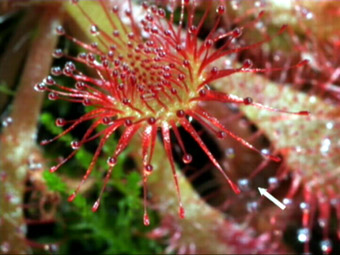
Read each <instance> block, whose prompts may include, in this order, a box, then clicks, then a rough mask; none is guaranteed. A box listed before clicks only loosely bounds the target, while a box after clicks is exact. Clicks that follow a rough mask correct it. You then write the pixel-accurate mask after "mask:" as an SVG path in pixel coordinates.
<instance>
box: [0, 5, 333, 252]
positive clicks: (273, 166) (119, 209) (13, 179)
mask: <svg viewBox="0 0 340 255" xmlns="http://www.w3.org/2000/svg"><path fill="white" fill-rule="evenodd" d="M18 3H19V2H18ZM18 3H17V4H13V3H11V2H5V4H4V5H3V6H2V9H3V12H4V13H5V14H4V15H9V14H10V13H11V12H10V11H12V12H14V13H18V14H17V16H15V15H14V16H13V17H12V16H10V18H8V19H9V20H7V18H6V16H4V17H5V18H4V20H5V22H9V24H11V22H13V24H14V22H16V20H17V22H19V25H18V31H19V32H17V33H15V32H13V31H12V30H13V29H12V30H8V32H7V33H9V34H13V38H14V39H13V43H14V45H13V46H11V43H9V45H8V46H7V47H9V49H15V46H16V47H19V46H20V44H15V42H17V41H18V38H19V39H21V40H24V41H25V40H27V39H23V38H25V37H22V36H21V34H22V33H24V28H23V27H24V25H23V24H24V23H27V24H28V25H29V28H30V29H31V30H32V31H33V32H32V34H31V35H27V34H26V37H29V36H32V39H30V40H32V42H31V43H29V44H28V43H27V46H26V47H27V48H28V49H29V50H28V56H27V57H26V58H27V60H26V63H25V65H24V72H23V74H22V77H21V81H20V86H19V87H18V89H17V92H16V93H15V94H14V95H15V98H14V100H13V102H12V104H13V109H12V111H9V112H11V113H8V111H4V117H3V131H2V135H1V146H2V147H3V148H6V149H5V150H2V152H1V153H0V154H1V165H0V166H1V169H0V171H1V172H0V174H1V178H2V179H1V180H2V182H3V183H4V185H3V186H2V189H1V197H2V201H3V202H2V204H1V205H2V206H3V208H5V209H4V210H3V212H4V213H2V215H0V217H1V218H0V219H1V221H0V226H1V227H3V228H4V230H5V231H6V232H8V234H9V233H10V232H11V231H12V232H13V231H14V232H15V233H16V234H15V235H14V237H10V235H6V234H3V237H1V238H0V245H1V249H2V251H3V252H4V253H8V252H9V253H11V252H22V251H28V250H30V249H33V250H35V249H37V250H39V249H40V250H45V251H46V252H52V253H53V252H58V251H60V250H59V247H62V248H61V251H62V252H65V253H67V252H72V250H73V247H72V245H75V244H74V243H76V242H75V240H76V239H75V238H73V237H72V234H70V235H69V236H67V234H66V231H68V230H67V229H68V228H69V231H70V233H73V235H76V231H79V230H80V232H81V233H82V234H84V233H85V231H88V230H90V233H91V234H92V235H93V236H94V237H93V239H91V240H93V242H94V243H95V244H94V245H93V247H92V248H89V247H87V245H86V244H77V245H79V247H82V248H81V249H84V251H86V250H89V251H90V252H109V253H117V252H118V253H119V252H131V253H139V252H156V253H158V252H161V250H164V251H165V252H170V253H171V252H177V253H192V254H195V253H202V252H203V253H204V252H208V253H260V254H262V253H278V252H281V253H282V252H288V251H290V250H291V249H297V250H299V251H304V252H309V251H310V250H311V249H312V250H313V252H314V249H315V251H316V252H320V251H321V252H323V253H325V254H329V253H331V252H332V251H333V250H334V249H333V243H334V241H332V240H331V239H334V238H333V236H332V235H333V234H334V233H336V231H339V230H334V227H333V226H332V223H331V221H333V220H334V221H336V220H337V219H338V218H339V217H340V215H339V212H340V207H339V203H338V195H337V192H338V189H337V188H336V186H337V183H338V181H337V179H336V178H335V176H336V174H334V172H332V171H335V173H336V172H337V170H336V169H337V167H338V166H337V163H339V160H337V157H336V155H335V153H336V152H337V149H338V146H339V143H336V141H337V138H336V137H337V133H336V132H335V133H333V130H334V129H333V127H334V126H336V125H337V123H336V121H337V119H338V113H337V110H336V106H337V104H338V101H337V99H336V96H335V97H334V86H335V87H337V85H336V82H337V78H336V77H335V74H337V73H336V72H333V76H334V77H335V78H334V77H333V79H332V81H331V82H332V83H335V85H332V86H333V87H331V88H332V91H331V92H330V94H331V95H332V97H330V96H328V91H327V90H326V91H327V92H324V91H325V90H322V89H320V86H318V84H319V83H320V84H321V83H322V82H321V78H320V80H318V79H319V78H318V76H317V75H316V73H317V72H318V70H315V68H314V67H315V65H317V64H316V63H317V61H322V57H321V54H322V53H324V52H318V53H319V54H318V55H317V54H316V53H314V52H311V50H310V47H311V46H313V47H323V43H324V39H319V38H318V37H317V35H318V33H317V31H312V32H310V30H308V23H307V21H308V22H310V20H311V19H312V17H313V14H312V12H311V11H309V9H308V8H313V7H315V6H314V5H311V6H308V5H307V4H306V5H303V3H301V4H298V3H295V2H291V3H290V5H288V6H286V5H285V6H281V5H279V4H278V3H277V2H275V1H267V2H258V1H256V3H249V2H248V1H244V2H242V1H240V2H236V1H231V2H228V1H218V0H216V1H199V0H180V1H171V0H169V1H144V2H134V1H131V0H130V1H126V2H123V1H105V0H98V1H81V0H72V1H67V2H65V1H51V2H50V3H46V2H41V1H26V2H25V1H23V2H21V1H20V3H21V4H18ZM324 8H325V10H326V9H327V8H329V7H327V8H326V7H324ZM17 9H19V11H17ZM327 10H328V9H327ZM289 12H292V13H294V15H295V16H294V17H295V19H294V21H289V20H287V19H286V18H285V17H286V16H285V15H287V13H289ZM7 13H8V14H7ZM36 13H42V18H41V20H40V21H34V18H33V16H34V15H35V14H36ZM267 13H269V14H267ZM275 15H277V17H278V21H275V22H274V21H273V20H271V19H274V17H275ZM311 15H312V16H311ZM11 19H12V20H11ZM21 20H22V21H21ZM306 20H307V21H306ZM20 22H22V25H21V26H22V28H21V30H22V31H20V30H19V29H20ZM34 29H35V30H34ZM304 29H305V31H306V36H305V37H303V36H302V35H301V34H303V32H301V31H304ZM34 31H35V32H34ZM37 31H38V32H37ZM5 32H6V31H5ZM5 32H4V37H5V36H6V34H5ZM307 32H308V33H307ZM313 33H315V34H313ZM311 34H312V35H311ZM15 36H17V38H15ZM315 38H316V39H315ZM332 42H333V41H332ZM318 43H319V45H320V46H319V45H318ZM329 43H330V42H329ZM3 44H4V45H5V42H3ZM18 45H19V46H18ZM315 45H317V46H315ZM11 47H12V48H11ZM20 47H21V46H20ZM280 47H282V48H280ZM287 48H290V49H293V50H300V52H297V53H296V54H295V53H294V51H293V53H292V51H289V50H287ZM312 49H313V48H312ZM14 52H15V51H14ZM277 52H279V53H277ZM39 54H40V55H39ZM3 55H4V60H2V61H3V62H1V63H0V64H3V63H5V61H6V60H5V57H6V51H5V52H4V53H3ZM7 55H8V54H7ZM17 57H18V59H20V57H21V58H23V59H24V58H25V56H24V55H22V56H20V54H19V56H17ZM40 59H44V60H45V62H46V63H45V62H44V63H39V60H40ZM11 61H12V62H14V63H15V61H14V60H13V59H12V60H11ZM52 61H53V64H52ZM36 63H39V65H38V67H37V64H36ZM16 65H17V66H18V67H17V70H18V72H19V69H20V68H19V66H20V64H16ZM334 69H336V67H334ZM2 73H3V75H4V74H5V72H3V71H2ZM334 73H335V74H334ZM311 74H312V75H311ZM308 75H310V76H308ZM12 76H13V75H12ZM308 77H310V79H309V78H308ZM11 79H12V80H13V81H12V83H13V84H14V82H15V79H13V78H11V75H8V74H6V75H4V82H5V83H6V84H5V85H2V87H3V88H4V89H3V90H2V91H3V94H6V95H7V96H8V95H11V93H12V89H11V88H10V86H9V85H7V83H8V84H10V82H11ZM25 84H28V85H25ZM324 88H328V87H327V86H324ZM320 91H321V92H320ZM335 91H336V89H335ZM39 92H41V93H39ZM45 92H47V93H45ZM31 94H32V95H34V96H31ZM44 94H46V95H47V98H48V100H46V102H45V103H44V108H43V109H44V110H43V113H41V114H40V113H39V112H40V108H41V102H42V99H43V96H44ZM6 100H7V99H6ZM25 100H31V101H32V103H31V104H32V105H33V106H34V107H30V111H29V112H27V116H23V115H25V112H26V111H27V110H26V109H25V105H26V107H28V105H29V104H27V103H30V102H26V101H25ZM32 109H33V110H32ZM224 112H225V114H223V113H224ZM56 115H57V116H56ZM25 118H27V121H26V122H25ZM38 120H40V123H41V128H40V129H39V135H38V138H37V132H38V129H37V123H38ZM331 120H332V121H331ZM333 121H335V122H333ZM21 122H22V123H23V124H20V123H21ZM241 123H243V127H242V125H241ZM324 127H325V128H324ZM53 135H55V136H54V137H53ZM207 136H208V138H207ZM247 136H248V137H247ZM21 137H22V138H21ZM27 137H28V138H27ZM332 139H335V140H334V141H335V142H334V143H335V144H337V145H335V146H331V145H332V144H333V143H332V141H333V140H332ZM25 141H26V142H25ZM37 141H38V142H39V143H40V145H41V147H40V146H38V145H36V142H37ZM230 141H232V142H230ZM211 143H215V146H217V147H218V150H222V148H226V150H225V154H224V155H222V156H221V155H218V154H219V153H217V151H218V150H217V151H216V150H215V149H214V148H213V147H212V146H211ZM228 144H232V145H233V147H235V148H237V149H235V148H233V147H228ZM239 148H240V149H239ZM41 150H46V152H44V153H42V151H41ZM237 151H240V154H237ZM199 153H201V154H199ZM10 155H14V156H13V157H12V156H10ZM200 155H201V156H200ZM319 155H321V156H319ZM200 157H202V159H201V158H200ZM13 158H14V159H13ZM246 160H249V162H253V165H244V164H241V162H243V161H246ZM52 162H55V164H53V165H52ZM195 162H196V164H194V163H195ZM197 162H202V164H201V165H200V166H199V165H197ZM237 162H238V163H237ZM254 162H257V163H254ZM245 164H247V163H245ZM51 165H52V166H51ZM47 166H49V167H48V168H49V170H46V168H47ZM236 166H238V168H237V167H236ZM304 167H305V168H306V169H303V168H304ZM320 167H324V168H325V169H326V170H322V171H319V169H320ZM193 168H194V171H192V172H193V173H192V177H190V174H188V169H193ZM206 168H208V171H209V172H214V173H213V174H210V175H209V176H213V177H209V178H208V179H207V180H204V179H205V177H204V176H208V175H206ZM246 168H249V169H251V170H249V171H248V173H247V176H244V175H245V174H244V172H243V173H242V174H241V172H242V171H243V170H242V169H246ZM314 168H316V169H314ZM9 169H14V170H9ZM132 170H136V171H132ZM10 171H17V174H13V172H10ZM55 172H57V173H55ZM189 172H190V171H189ZM269 174H273V175H274V176H272V177H270V178H269V177H268V175H269ZM320 174H321V175H322V174H323V176H322V177H320ZM185 175H186V177H185ZM200 175H201V177H200V178H199V181H198V182H194V179H196V178H198V177H197V176H200ZM75 176H78V179H79V180H77V179H76V177H75ZM79 176H81V177H79ZM202 176H203V177H202ZM318 178H321V179H318ZM221 180H223V182H222V181H221ZM191 181H192V183H191V184H190V182H191ZM205 181H206V182H205ZM266 181H267V182H268V183H267V184H266ZM209 182H212V183H213V185H215V186H216V187H215V188H214V189H211V191H210V194H209V192H208V194H206V193H207V192H206V193H204V192H203V193H202V192H200V186H202V187H203V186H204V185H207V183H209ZM17 185H20V186H21V188H20V189H16V186H17ZM259 185H261V186H263V185H266V186H268V189H267V191H268V192H274V194H275V195H277V196H278V199H279V200H280V201H282V204H285V206H287V209H286V210H283V211H282V212H278V211H277V210H278V208H277V207H275V204H271V205H270V206H269V205H267V204H266V202H265V200H264V198H260V197H259V194H257V193H256V192H257V188H258V187H260V186H259ZM140 186H142V190H140V188H139V187H140ZM97 187H100V188H99V189H97ZM195 189H196V191H195ZM220 189H221V190H220ZM222 190H228V191H223V192H222ZM229 191H231V192H229ZM314 193H315V195H314ZM255 194H257V195H255ZM65 196H67V197H68V198H67V199H65ZM205 196H208V197H209V198H213V201H215V202H216V201H222V200H224V201H223V202H222V205H221V206H216V204H215V202H213V203H209V201H208V199H206V198H205ZM214 196H215V198H214ZM217 196H218V197H217ZM256 196H257V198H256ZM85 197H86V198H85ZM94 197H96V198H95V199H94ZM93 199H94V201H93V202H90V201H92V200H93ZM174 200H176V202H174ZM279 200H278V201H279ZM294 200H297V201H299V202H297V203H295V202H294ZM318 200H319V201H318ZM67 201H68V202H73V203H68V202H67ZM141 201H142V203H141ZM244 201H248V202H246V204H244ZM89 203H91V204H92V205H89ZM141 204H143V206H142V207H143V209H142V208H141V206H140V205H141ZM295 205H298V206H297V207H299V209H297V210H295V211H296V213H294V206H295ZM243 206H245V207H246V208H247V213H246V215H245V216H244V217H243V216H241V215H243V214H244V212H242V210H243V209H242V207H243ZM261 206H262V207H263V209H264V210H265V211H266V212H265V213H266V215H269V216H268V219H269V220H268V223H267V224H264V225H266V227H261V226H258V225H257V226H256V224H254V223H255V222H256V221H258V222H260V221H261V220H263V216H262V215H261V210H259V208H258V207H261ZM18 208H24V209H18ZM32 208H33V209H32ZM70 208H71V209H70ZM72 208H73V209H72ZM75 208H77V209H75ZM175 208H176V209H175ZM187 208H188V209H187ZM230 208H232V209H230ZM332 208H334V209H335V214H336V215H335V217H333V214H332ZM72 210H79V212H77V213H75V214H74V212H72ZM140 211H141V212H142V213H143V216H142V217H140V214H139V212H140ZM237 211H239V215H238V213H237ZM175 212H177V213H175ZM235 212H236V213H235ZM150 213H151V214H152V217H150ZM299 213H300V214H301V215H299ZM58 215H59V216H58ZM75 215H78V216H79V217H81V218H82V221H83V222H84V223H83V224H85V225H82V221H80V222H79V221H78V220H76V222H73V224H71V225H70V226H69V227H66V226H65V227H63V228H64V232H63V231H61V230H60V225H63V222H64V224H65V223H66V222H67V221H70V222H72V219H73V218H74V217H75ZM247 215H248V216H247ZM315 215H316V216H315ZM124 216H125V217H124ZM299 216H301V218H302V222H301V223H298V222H299V221H298V220H296V222H297V223H296V225H289V224H288V223H286V224H284V222H285V221H287V219H288V218H292V219H293V218H294V219H296V218H299ZM11 217H12V219H11V220H9V218H11ZM76 217H77V216H76ZM110 217H112V221H113V222H114V223H113V224H112V226H111V224H109V225H108V223H107V221H110ZM314 217H316V218H317V220H318V223H319V227H320V228H321V230H319V232H322V238H321V241H317V243H318V245H317V248H313V247H314V245H313V240H312V232H313V231H316V232H317V230H314V228H315V227H314V225H313V224H314V222H315V221H314ZM32 218H33V219H32ZM151 218H152V219H154V220H155V222H153V221H152V220H151ZM240 221H243V223H244V224H240ZM13 222H14V223H13ZM41 222H43V223H41ZM44 222H45V223H44ZM46 222H47V223H46ZM51 222H52V223H53V226H48V227H47V228H51V229H57V230H55V231H57V234H54V235H53V237H51V238H50V239H49V238H47V237H45V239H44V235H42V236H41V239H37V238H35V237H34V235H32V233H33V232H32V230H30V229H33V231H34V229H38V228H37V226H36V225H37V224H49V223H51ZM140 223H143V224H140ZM66 224H67V223H66ZM150 224H151V225H150ZM299 224H300V226H298V225H299ZM27 225H28V226H30V225H32V227H29V228H28V230H27ZM58 226H59V227H58ZM131 227H133V228H132V230H131V232H130V231H129V229H130V228H131ZM58 229H59V230H58ZM65 229H66V231H65ZM227 229H229V230H230V233H231V234H230V233H229V234H228V233H227V232H226V230H227ZM291 229H293V230H291ZM82 231H83V232H82ZM199 231H200V234H199V233H198V232H199ZM289 231H295V232H296V237H297V238H296V239H294V240H296V242H297V243H298V244H294V242H293V241H291V240H290V241H289V242H292V243H291V244H288V245H285V244H284V243H285V241H284V240H285V233H289ZM146 232H148V233H146ZM210 232H211V234H210V235H207V234H209V233H210ZM27 233H28V234H27ZM62 233H63V234H62ZM82 234H81V235H82ZM337 234H338V237H337V238H340V236H339V233H337ZM63 235H65V236H66V237H65V238H62V236H63ZM81 235H80V236H81ZM111 235H119V237H118V236H117V237H114V238H113V239H112V240H110V238H111ZM317 235H318V234H315V236H316V237H315V238H318V237H317ZM233 236H239V237H240V238H237V239H235V238H234V237H233ZM134 238H137V239H138V240H139V241H137V242H136V246H135V247H134V248H131V250H129V248H127V247H128V244H131V245H132V244H133V243H134V241H133V240H134ZM16 240H19V241H20V242H19V243H20V244H21V245H20V246H19V245H18V246H16V247H15V246H13V244H14V243H15V242H16ZM155 240H159V241H158V242H155ZM162 240H163V242H162ZM288 240H289V238H288ZM81 242H83V241H81ZM268 242H271V245H267V246H266V245H265V243H268ZM44 243H45V244H44ZM299 243H300V244H302V246H303V247H301V245H299ZM335 244H336V243H335ZM335 247H337V245H335ZM76 249H77V248H76ZM335 250H336V249H335Z"/></svg>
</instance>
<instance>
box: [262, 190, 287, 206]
mask: <svg viewBox="0 0 340 255" xmlns="http://www.w3.org/2000/svg"><path fill="white" fill-rule="evenodd" d="M258 189H259V192H260V194H261V196H265V197H266V198H268V199H269V200H270V201H272V202H273V203H274V204H275V205H277V206H278V207H279V208H280V209H281V210H284V209H286V206H285V205H284V204H283V203H281V202H280V201H279V200H277V199H276V198H275V197H273V196H272V195H271V194H270V193H268V191H267V190H266V189H264V188H260V187H259V188H258Z"/></svg>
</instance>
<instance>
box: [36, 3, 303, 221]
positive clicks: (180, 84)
mask: <svg viewBox="0 0 340 255" xmlns="http://www.w3.org/2000/svg"><path fill="white" fill-rule="evenodd" d="M212 2H213V1H209V2H208V4H207V6H208V8H207V9H206V10H205V13H204V14H203V16H202V18H201V19H200V21H199V22H198V24H194V20H195V19H194V16H195V5H194V4H193V1H181V5H180V21H179V23H178V25H176V24H174V15H175V13H174V10H176V6H175V5H176V2H175V1H172V2H170V3H169V4H170V5H174V6H172V7H173V8H169V9H171V10H172V11H170V13H169V16H170V18H169V19H166V17H165V16H166V15H165V10H163V9H162V8H158V7H156V6H154V5H151V6H149V4H148V3H147V2H144V3H143V4H142V6H143V9H144V14H143V15H144V16H143V18H142V19H141V20H138V19H136V18H135V11H136V9H137V8H133V5H132V3H131V1H129V2H128V4H127V5H125V6H127V7H124V8H121V6H118V1H117V5H115V6H111V7H112V8H110V7H109V3H108V2H105V1H98V4H99V5H100V6H101V7H102V10H103V13H104V14H105V15H106V18H107V20H108V21H109V23H110V24H111V26H112V27H111V30H112V34H108V33H106V32H105V31H104V30H102V29H101V27H100V26H99V25H98V24H96V23H95V22H94V20H93V19H92V18H91V13H87V12H85V11H84V10H83V9H82V7H81V3H79V4H78V1H72V3H73V4H75V5H76V6H75V7H74V8H79V10H80V12H81V13H82V15H84V17H86V19H87V20H88V22H89V31H90V33H91V34H92V35H93V36H95V38H96V39H97V41H98V44H95V43H92V44H86V43H83V42H81V41H79V40H77V39H75V38H73V37H71V36H70V35H68V34H67V33H66V32H65V30H64V28H62V27H58V28H57V30H56V32H57V33H58V34H60V35H63V36H65V37H66V38H68V39H69V40H71V41H72V42H74V43H75V44H77V45H78V46H80V47H82V48H83V49H84V50H85V51H86V52H83V53H81V54H79V55H78V56H77V57H73V56H68V55H66V54H64V53H63V52H62V51H60V50H57V51H55V53H54V56H55V57H58V58H59V57H61V56H65V57H66V58H68V59H70V60H71V61H69V62H67V63H66V65H65V67H64V68H63V69H61V68H59V67H53V68H52V70H51V73H52V75H54V76H59V75H65V76H68V77H70V78H72V79H73V80H74V81H75V86H74V88H71V87H66V86H63V85H60V84H58V83H56V82H55V81H53V79H52V78H51V77H48V78H46V79H45V80H46V81H48V84H47V83H46V84H45V83H40V84H38V85H37V86H36V90H37V91H48V92H49V93H50V94H49V95H50V96H49V99H50V100H56V99H59V100H67V101H70V102H74V103H80V104H83V105H84V107H85V108H86V107H89V106H91V109H90V110H89V111H87V113H85V114H84V115H83V116H81V117H79V118H78V119H77V120H74V121H65V120H63V121H61V119H59V120H58V121H57V125H59V126H61V125H66V124H70V126H69V127H68V128H66V129H65V130H64V131H63V132H62V133H61V134H60V135H58V136H57V137H55V138H53V139H50V140H48V141H44V142H43V144H44V145H45V144H47V143H49V142H52V141H55V140H57V139H58V138H60V137H62V136H64V135H65V134H67V133H69V132H70V131H71V130H73V129H74V128H75V127H77V126H78V125H80V124H82V123H83V122H85V121H88V120H92V121H93V123H92V124H91V125H90V127H89V128H88V130H87V131H86V132H85V134H84V136H83V137H82V138H81V139H80V140H79V141H76V142H74V143H73V147H75V150H74V151H73V152H72V153H71V154H70V155H69V156H68V157H66V158H65V159H64V160H62V161H61V162H60V163H59V164H58V165H56V166H53V167H52V168H51V171H53V172H54V171H56V170H58V168H60V167H61V166H62V165H63V164H64V163H66V162H67V161H68V160H69V159H70V158H72V157H73V156H74V155H75V154H76V153H77V149H78V148H79V147H80V146H82V145H83V144H85V143H87V142H88V141H91V140H93V139H95V138H98V137H101V138H100V141H99V145H98V147H97V149H96V151H95V153H94V156H93V158H92V160H91V163H90V165H89V167H88V169H87V171H86V173H85V175H84V176H83V179H82V181H81V182H80V184H79V185H78V187H77V188H76V190H75V191H74V193H73V194H72V195H71V196H70V197H69V201H72V200H73V199H74V198H75V197H76V195H77V193H78V192H79V189H80V187H81V185H82V184H83V183H84V182H85V181H86V179H87V178H88V177H89V175H90V174H91V172H92V170H93V169H94V167H95V165H96V162H97V160H98V158H99V156H100V153H101V151H102V148H103V146H104V145H105V143H106V142H107V140H108V139H109V137H110V136H111V135H112V134H113V133H115V131H116V130H117V129H118V128H120V129H122V135H121V137H120V139H119V141H118V144H117V147H116V149H115V151H114V152H113V155H112V156H111V157H109V159H108V167H109V169H108V171H107V174H106V176H105V180H104V185H103V187H102V189H101V191H100V194H99V197H98V199H97V201H96V202H95V204H94V206H93V211H96V210H97V209H98V207H99V204H100V199H101V196H102V194H103V191H104V190H105V187H106V185H107V183H108V180H109V178H110V176H111V173H112V171H113V169H114V166H115V164H116V161H117V158H118V157H119V155H120V154H121V153H122V152H123V151H124V150H125V148H126V147H127V146H128V145H129V143H130V141H131V139H132V138H133V136H134V135H135V134H136V133H141V134H142V138H141V146H142V158H143V165H144V169H143V170H142V175H143V186H144V224H145V225H148V224H149V223H150V221H149V217H148V213H147V208H146V200H147V197H146V194H147V179H148V176H149V175H150V174H152V169H153V166H152V156H153V153H154V147H155V141H156V137H157V131H160V133H161V135H162V139H163V145H164V149H165V151H166V154H167V157H168V160H169V163H170V165H171V169H172V172H173V178H174V183H175V187H176V191H177V195H178V201H179V215H180V217H181V218H183V217H184V215H185V212H184V209H183V205H182V201H181V194H180V189H179V185H178V180H177V176H176V170H175V162H174V158H173V154H172V143H171V139H170V134H171V132H173V133H174V134H175V137H176V139H177V141H178V144H179V145H180V147H181V149H182V152H183V158H182V160H183V162H184V163H186V164H187V163H190V162H191V160H192V156H191V155H190V154H189V153H188V152H187V150H186V148H185V146H184V143H183V141H182V138H181V136H180V133H179V132H178V126H182V127H183V128H184V129H185V130H186V131H187V132H188V133H189V134H190V135H191V136H192V137H193V139H194V140H195V141H196V142H197V144H198V145H199V146H200V147H201V149H202V150H203V151H204V152H205V154H206V155H207V156H208V158H209V160H210V161H211V162H212V163H213V165H214V166H215V167H216V168H217V169H218V170H219V171H220V173H221V174H222V175H223V176H224V178H225V179H226V181H227V182H228V183H229V185H230V187H231V188H232V190H233V191H234V192H235V193H239V192H240V189H239V188H238V186H237V185H236V184H235V183H234V182H233V181H232V180H231V179H230V178H229V176H228V175H227V174H226V173H225V171H224V169H223V168H222V167H221V165H220V164H219V162H218V161H217V160H216V159H215V157H214V155H213V154H212V153H211V152H210V151H209V149H208V148H207V146H206V145H205V143H204V142H203V140H202V139H201V137H200V135H199V134H198V133H197V131H196V130H195V128H194V127H193V126H192V124H191V123H190V121H189V119H194V120H196V121H197V122H199V123H200V124H201V125H202V126H203V127H205V128H208V129H211V130H213V131H214V133H215V134H216V136H217V137H218V138H220V139H223V138H225V137H226V136H230V137H231V138H233V139H235V140H237V141H239V142H240V143H241V144H242V145H243V146H246V147H248V148H249V149H251V150H254V151H257V152H258V153H260V154H262V155H263V157H266V158H269V159H271V160H275V161H279V160H280V158H279V157H277V156H275V155H269V154H264V153H261V151H260V150H258V149H256V148H255V147H254V146H252V145H251V144H250V143H248V142H247V141H245V140H243V139H242V138H241V137H238V136H237V135H235V134H233V133H232V132H230V131H229V130H228V129H226V128H225V127H224V126H223V125H222V124H221V123H220V122H219V120H218V119H217V118H215V117H214V116H212V115H211V114H209V113H208V112H206V111H204V110H203V109H202V108H201V107H200V104H201V103H202V102H203V101H218V102H221V103H233V104H238V105H249V106H254V107H257V108H259V109H266V110H269V111H275V112H283V113H289V114H297V115H305V114H302V112H297V113H290V112H287V111H281V110H278V109H274V108H270V107H268V106H264V105H261V104H259V103H256V102H253V100H252V99H251V97H247V98H246V99H243V98H239V97H237V96H235V95H230V94H226V93H221V92H217V91H213V90H211V89H210V88H209V84H210V83H212V82H214V81H217V80H219V79H221V78H224V77H227V76H230V75H232V74H234V73H239V72H242V73H245V72H251V73H259V72H267V71H279V70H282V69H280V68H275V69H258V68H252V63H251V61H246V62H245V63H244V64H243V65H242V66H241V67H239V68H230V69H218V68H217V67H216V66H214V63H215V62H217V61H218V60H220V59H221V58H224V57H225V56H228V55H230V54H232V53H239V52H242V51H243V50H246V49H249V48H252V47H258V46H259V45H261V43H262V42H260V43H255V44H253V45H248V46H243V47H237V48H235V47H234V46H232V44H231V42H232V41H233V40H234V39H236V38H238V37H240V36H241V31H242V29H243V28H236V29H234V30H232V31H229V32H226V33H224V34H222V35H221V34H218V35H216V31H217V29H218V26H219V23H220V20H221V17H222V15H224V11H225V6H223V5H220V6H218V7H217V9H216V13H217V14H218V17H217V20H216V23H215V25H214V26H213V28H212V30H211V31H210V32H209V34H208V35H207V36H206V37H205V39H204V41H203V43H202V42H201V41H200V40H199V38H198V36H197V35H198V34H199V32H200V30H201V28H202V25H203V23H204V21H205V19H206V17H207V15H208V13H209V12H210V11H211V8H212V6H214V4H213V3H212ZM110 4H112V2H110ZM184 12H187V13H188V14H189V15H184ZM185 16H187V18H186V19H187V20H184V19H185ZM184 23H186V24H187V25H186V26H187V27H188V28H189V29H185V27H184ZM279 33H280V32H279ZM268 40H270V39H266V40H264V41H263V42H266V41H268ZM221 42H222V43H223V45H222V46H220V47H219V48H217V49H214V47H213V46H214V44H216V43H221ZM74 63H82V64H85V65H87V66H88V67H89V68H91V69H92V70H93V71H94V72H95V73H97V76H96V77H93V76H87V75H85V74H83V73H81V72H80V71H79V70H77V67H76V65H75V64H74ZM299 66H301V63H298V64H296V65H293V66H291V67H289V68H296V67H299ZM99 125H105V129H104V130H103V131H101V132H100V133H95V132H96V128H97V127H98V126H99ZM75 145H76V146H75Z"/></svg>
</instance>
